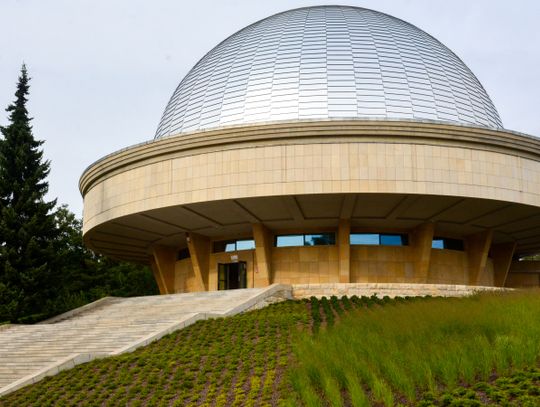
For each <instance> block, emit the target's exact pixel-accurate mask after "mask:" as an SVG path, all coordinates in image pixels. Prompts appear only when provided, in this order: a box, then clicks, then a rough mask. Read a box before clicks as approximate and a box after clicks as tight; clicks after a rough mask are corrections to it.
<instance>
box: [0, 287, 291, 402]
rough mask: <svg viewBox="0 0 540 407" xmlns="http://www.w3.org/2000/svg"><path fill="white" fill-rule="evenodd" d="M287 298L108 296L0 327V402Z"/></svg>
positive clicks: (274, 291)
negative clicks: (207, 322) (75, 370)
mask: <svg viewBox="0 0 540 407" xmlns="http://www.w3.org/2000/svg"><path fill="white" fill-rule="evenodd" d="M290 296H291V287H290V286H285V285H279V284H274V285H271V286H269V287H265V288H260V289H256V288H248V289H242V290H228V291H213V292H201V293H188V294H173V295H158V296H149V297H133V298H113V297H107V298H103V299H101V300H99V301H96V302H94V303H92V304H88V305H86V306H84V307H81V308H78V309H76V310H73V311H70V312H68V313H66V314H62V315H59V316H57V317H55V318H52V319H50V320H48V321H45V322H43V323H40V324H36V325H11V326H8V327H3V328H0V397H1V396H3V395H5V394H8V393H10V392H12V391H15V390H17V389H19V388H21V387H23V386H25V385H27V384H30V383H35V382H36V381H38V380H41V379H42V378H43V377H45V376H48V375H53V374H56V373H58V372H59V371H61V370H64V369H69V368H71V367H73V366H75V365H77V364H79V363H84V362H87V361H90V360H92V359H95V358H98V357H104V356H109V355H117V354H121V353H124V352H130V351H132V350H134V349H136V348H138V347H140V346H144V345H146V344H148V343H150V342H152V341H154V340H157V339H159V338H161V337H162V336H164V335H166V334H168V333H170V332H173V331H176V330H178V329H181V328H183V327H185V326H188V325H190V324H192V323H194V322H195V321H197V320H200V319H206V318H212V317H220V316H228V315H234V314H237V313H239V312H243V311H246V310H249V309H254V308H259V307H262V306H264V305H266V304H267V303H268V302H272V301H274V300H275V299H276V298H280V297H287V298H290Z"/></svg>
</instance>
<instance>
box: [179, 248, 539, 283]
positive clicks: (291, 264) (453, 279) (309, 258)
mask: <svg viewBox="0 0 540 407" xmlns="http://www.w3.org/2000/svg"><path fill="white" fill-rule="evenodd" d="M350 258H351V263H350V283H407V284H414V283H416V284H453V285H456V284H457V285H467V284H469V268H468V261H467V253H466V252H461V251H454V250H440V249H433V250H432V251H431V263H430V267H429V272H428V276H427V280H426V277H425V276H423V275H422V274H420V273H419V270H418V269H417V268H416V267H415V263H414V250H413V248H412V247H411V246H402V247H399V246H396V247H394V246H351V256H350ZM235 261H245V262H246V265H247V286H248V287H253V286H254V281H255V280H256V278H257V276H256V274H257V273H258V272H259V271H258V267H257V257H256V253H255V250H243V251H238V252H227V253H213V254H211V255H210V260H209V270H208V273H209V274H208V289H209V290H210V291H212V290H216V289H217V269H218V264H219V263H231V262H235ZM339 266H340V264H339V250H338V246H314V247H280V248H272V251H271V270H272V273H271V283H281V284H334V283H339V282H340V281H339ZM175 272H176V276H175V292H190V291H197V290H198V288H197V287H198V285H197V281H196V278H195V275H194V272H193V267H192V265H191V259H184V260H180V261H177V262H176V268H175ZM512 276H513V279H512V280H511V281H512V283H513V284H518V281H522V283H519V284H522V285H534V281H536V285H538V276H536V275H535V276H533V277H536V280H534V278H528V277H520V278H521V280H518V279H517V278H518V277H517V274H516V275H514V274H513V275H512ZM479 281H480V283H479V284H478V285H481V286H492V285H493V261H492V260H491V259H489V258H488V259H487V262H486V267H485V269H484V270H483V271H482V272H481V276H480V280H479ZM514 286H515V285H514Z"/></svg>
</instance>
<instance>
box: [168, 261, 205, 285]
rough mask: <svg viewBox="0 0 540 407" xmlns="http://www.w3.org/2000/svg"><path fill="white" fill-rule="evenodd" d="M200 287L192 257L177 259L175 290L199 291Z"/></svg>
mask: <svg viewBox="0 0 540 407" xmlns="http://www.w3.org/2000/svg"><path fill="white" fill-rule="evenodd" d="M198 288H199V286H198V282H197V279H196V278H195V273H194V272H193V265H192V263H191V259H182V260H179V261H177V262H176V264H175V279H174V292H175V293H189V292H193V291H198Z"/></svg>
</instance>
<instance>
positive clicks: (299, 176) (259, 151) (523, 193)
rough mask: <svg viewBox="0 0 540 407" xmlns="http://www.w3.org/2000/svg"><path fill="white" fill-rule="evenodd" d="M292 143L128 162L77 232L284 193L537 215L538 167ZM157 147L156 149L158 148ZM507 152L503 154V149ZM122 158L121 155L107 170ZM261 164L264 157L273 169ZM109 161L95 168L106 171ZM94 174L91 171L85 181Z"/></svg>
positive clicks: (465, 152)
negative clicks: (382, 196) (169, 209)
mask: <svg viewBox="0 0 540 407" xmlns="http://www.w3.org/2000/svg"><path fill="white" fill-rule="evenodd" d="M418 126H419V125H418ZM463 131H465V130H463ZM441 134H442V133H441ZM168 142H169V143H174V142H178V141H176V140H172V139H171V140H169V141H168ZM295 142H296V143H297V144H291V145H286V146H281V145H258V146H256V147H250V146H247V147H246V146H242V145H240V144H239V145H237V146H234V145H228V146H227V149H228V150H227V151H216V150H215V149H214V150H202V149H201V150H193V152H192V153H191V154H192V155H186V154H183V155H178V154H176V155H175V156H174V155H173V154H171V155H168V153H167V152H166V151H167V150H163V151H164V152H163V153H162V154H161V155H160V156H159V161H157V162H156V158H152V160H149V162H148V163H146V162H145V161H144V160H142V161H137V163H136V164H130V165H127V164H122V163H127V162H128V161H129V160H127V158H126V161H118V163H119V164H117V165H119V166H120V167H118V169H115V170H114V171H110V172H104V174H103V175H102V176H101V178H99V177H98V178H96V179H95V181H93V183H92V185H91V186H90V187H89V188H88V190H85V216H84V221H85V225H84V229H85V231H87V230H89V229H90V228H92V227H93V226H95V225H97V224H99V223H102V222H105V221H107V220H110V219H114V218H116V217H119V216H123V215H127V214H129V213H134V212H138V211H141V210H148V209H153V208H158V207H161V206H165V205H166V204H170V205H173V204H185V203H192V202H199V201H204V200H207V199H228V198H240V197H246V196H265V195H272V194H275V195H277V194H284V193H287V194H299V193H316V192H328V193H335V192H342V191H346V192H349V191H350V192H380V193H392V192H396V193H414V192H416V193H429V194H443V195H460V196H471V197H478V198H488V199H499V200H507V201H511V202H520V203H526V204H531V205H537V206H539V205H540V192H539V191H540V164H539V162H538V160H536V159H532V158H528V157H524V156H523V157H520V156H518V155H516V154H515V153H511V152H508V153H505V152H503V151H483V150H481V149H480V147H475V146H474V145H469V146H465V145H444V143H448V142H447V141H437V140H431V141H430V142H431V143H434V144H435V145H429V144H427V143H428V142H425V143H426V144H415V145H410V144H407V143H405V142H402V143H399V142H395V140H393V141H392V142H388V143H386V142H385V138H384V137H381V138H380V141H378V142H368V141H361V142H345V141H341V140H340V141H339V142H338V141H336V142H334V143H325V144H322V143H313V142H310V141H309V140H305V139H300V138H299V139H298V140H297V141H295V140H287V143H295ZM160 143H164V142H157V143H156V145H159V144H160ZM268 143H269V144H271V142H268ZM454 144H457V143H456V142H454ZM152 146H153V145H152V144H150V145H148V146H147V148H148V149H149V148H152ZM508 146H509V147H508V148H510V149H511V143H510V144H508ZM141 148H142V147H136V148H135V147H134V148H133V150H134V151H139V150H137V149H141ZM499 149H500V150H501V149H502V148H499ZM141 151H142V150H141ZM129 154H131V152H130V150H126V151H123V152H120V153H117V155H113V156H111V157H110V158H108V159H107V160H108V161H114V160H116V158H115V157H116V156H122V157H124V156H125V157H128V156H129ZM259 157H260V158H259ZM265 157H272V163H271V165H270V164H269V161H268V160H267V159H266V158H265ZM107 160H106V162H105V163H98V164H96V167H100V166H105V165H106V164H107V162H108V161H107ZM456 160H457V161H456ZM315 164H316V165H315ZM111 165H112V164H111ZM115 165H116V164H115ZM122 165H125V167H122ZM357 167H358V168H359V169H361V170H360V171H356V170H355V169H356V168H357ZM311 168H314V169H316V171H310V170H309V169H311ZM456 168H458V169H463V170H464V172H461V171H456ZM93 171H94V168H93V167H92V168H91V169H90V170H89V171H88V172H90V173H93ZM95 171H97V169H96V170H95ZM96 173H97V172H96ZM83 177H84V176H83ZM366 180H367V182H366ZM361 181H364V182H363V183H362V182H361Z"/></svg>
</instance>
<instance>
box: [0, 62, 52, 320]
mask: <svg viewBox="0 0 540 407" xmlns="http://www.w3.org/2000/svg"><path fill="white" fill-rule="evenodd" d="M28 82H29V78H28V74H27V71H26V67H25V66H24V65H23V67H22V70H21V75H20V77H19V82H18V84H17V91H16V92H15V101H14V102H13V103H12V104H10V105H9V106H8V108H7V109H6V110H7V112H8V113H9V122H10V123H9V125H8V126H6V127H1V128H0V130H1V132H2V135H3V139H2V140H1V143H0V297H1V298H2V304H0V319H10V320H17V319H19V318H20V317H21V316H22V315H26V314H32V313H37V312H39V309H40V308H41V306H42V304H43V301H44V300H45V298H47V297H50V296H51V295H52V292H53V291H54V281H55V277H56V276H55V272H54V270H55V266H56V265H55V261H56V256H55V252H54V241H55V239H56V237H57V229H56V228H55V213H54V207H55V205H56V201H55V200H53V201H49V202H47V201H46V200H45V194H46V193H47V190H48V184H47V182H46V177H47V175H48V174H49V167H50V164H49V162H48V161H45V160H44V159H43V151H42V150H41V149H40V146H41V144H42V142H41V141H36V140H35V139H34V137H33V135H32V126H31V125H30V121H31V118H30V117H29V115H28V110H27V108H26V103H27V101H28V99H27V96H28V89H29V85H28Z"/></svg>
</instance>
